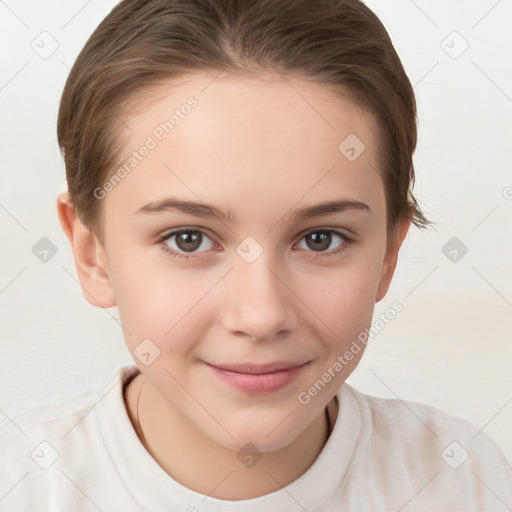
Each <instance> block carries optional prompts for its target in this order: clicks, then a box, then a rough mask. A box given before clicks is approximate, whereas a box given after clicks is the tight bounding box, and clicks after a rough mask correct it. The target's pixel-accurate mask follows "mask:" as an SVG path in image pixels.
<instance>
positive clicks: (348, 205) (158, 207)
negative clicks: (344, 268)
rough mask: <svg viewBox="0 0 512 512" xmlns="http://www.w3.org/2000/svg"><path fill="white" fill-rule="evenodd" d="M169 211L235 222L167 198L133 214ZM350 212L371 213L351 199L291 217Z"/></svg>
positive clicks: (227, 214) (196, 205) (202, 207)
mask: <svg viewBox="0 0 512 512" xmlns="http://www.w3.org/2000/svg"><path fill="white" fill-rule="evenodd" d="M169 210H171V211H172V210H174V211H178V212H182V213H185V214H189V215H194V216H196V217H215V218H217V219H220V220H224V221H227V222H236V215H235V214H234V213H233V211H232V210H228V211H227V212H224V211H223V210H221V209H219V208H217V207H216V206H214V205H211V204H206V203H196V202H194V201H182V200H179V199H176V198H173V197H167V198H164V199H160V200H158V201H152V202H150V203H148V204H146V205H145V206H143V207H141V208H139V209H138V210H137V211H136V212H135V213H149V214H152V213H161V212H166V211H169ZM350 210H362V211H367V212H371V209H370V207H369V206H368V205H367V204H366V203H363V202H361V201H356V200H352V199H343V200H337V201H327V202H324V203H319V204H315V205H310V206H305V207H303V208H300V209H298V210H295V212H294V213H293V215H292V219H293V220H294V221H302V220H306V219H309V218H312V217H318V216H320V215H327V214H333V213H340V212H345V211H350Z"/></svg>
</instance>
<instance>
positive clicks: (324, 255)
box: [156, 228, 354, 261]
mask: <svg viewBox="0 0 512 512" xmlns="http://www.w3.org/2000/svg"><path fill="white" fill-rule="evenodd" d="M192 231H196V232H200V233H201V234H202V235H205V236H207V237H208V238H210V237H209V236H208V235H207V234H206V233H205V232H204V231H202V230H201V229H198V228H186V229H183V228H180V229H176V230H174V231H170V232H168V233H164V234H163V235H161V236H159V237H158V238H157V239H156V243H157V244H158V245H160V246H161V248H162V249H163V251H165V252H166V253H167V254H168V255H170V256H171V257H173V258H175V259H179V260H182V261H186V260H188V259H189V258H190V257H195V256H194V253H190V254H185V253H180V252H177V251H175V250H174V249H171V248H170V247H169V246H168V245H167V244H166V243H165V242H166V241H167V240H169V239H170V238H172V237H173V236H175V235H179V234H181V233H189V232H192ZM312 233H334V234H335V235H338V236H339V237H340V238H342V239H343V243H342V244H341V245H340V246H339V247H338V248H337V249H333V250H331V251H329V252H315V251H307V252H311V253H313V257H315V258H329V257H331V256H336V255H338V254H341V253H343V252H345V251H346V250H347V249H348V247H347V246H349V245H351V244H352V243H353V242H354V240H353V239H352V238H350V237H348V236H347V235H346V234H345V233H344V232H342V231H339V230H337V229H332V228H315V229H312V230H309V231H308V232H306V233H304V234H303V235H302V237H301V239H300V240H302V239H303V238H305V237H306V236H308V235H311V234H312ZM210 239H211V238H210Z"/></svg>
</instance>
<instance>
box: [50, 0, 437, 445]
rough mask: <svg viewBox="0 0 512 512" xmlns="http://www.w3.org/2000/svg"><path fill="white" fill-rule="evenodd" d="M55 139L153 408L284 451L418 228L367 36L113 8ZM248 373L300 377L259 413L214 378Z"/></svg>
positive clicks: (334, 9)
mask: <svg viewBox="0 0 512 512" xmlns="http://www.w3.org/2000/svg"><path fill="white" fill-rule="evenodd" d="M58 138H59V145H60V147H61V150H62V151H63V154H64V158H65V163H66V176H67V183H68V191H69V194H62V195H61V196H59V200H58V211H59V217H60V220H61V223H62V225H63V226H64V227H65V228H66V233H67V236H68V238H69V240H70V242H71V244H72V247H73V253H74V257H75V263H76V266H77V271H78V275H79V278H80V281H81V284H82V287H83V292H84V296H85V297H86V298H87V300H88V301H89V302H90V303H91V304H93V305H95V306H98V307H107V308H108V307H113V306H117V307H118V309H119V315H120V319H121V323H122V325H123V334H124V337H125V340H126V343H127V345H128V348H129V349H130V351H131V352H132V353H133V354H134V361H135V363H136V364H137V365H138V366H139V368H140V369H141V371H142V372H143V373H144V375H145V376H146V378H147V379H148V380H149V381H150V382H151V383H152V384H153V386H154V389H155V391H156V392H158V394H159V397H161V399H162V403H165V404H166V405H168V406H169V407H170V408H172V409H173V410H174V411H177V412H178V413H180V414H181V415H182V416H183V417H184V418H186V419H187V420H188V421H190V424H191V425H194V426H195V428H197V429H198V430H200V431H202V432H203V433H204V434H205V435H206V436H208V437H210V438H211V439H213V440H214V441H215V442H217V443H219V444H220V445H222V446H225V447H228V448H230V449H233V450H238V449H239V448H240V447H241V446H243V445H244V444H245V443H247V442H252V443H254V444H255V445H256V446H258V447H259V449H261V450H262V451H265V450H268V451H271V450H276V449H278V448H280V447H282V446H285V445H287V444H289V443H290V442H291V441H292V440H293V439H294V438H296V437H297V436H298V435H299V434H300V433H301V432H302V431H303V430H304V429H305V428H306V427H307V426H308V425H309V424H310V423H311V422H312V421H313V419H314V418H315V417H317V416H318V414H320V412H321V411H322V410H323V408H324V407H325V405H326V404H327V403H328V402H329V401H330V399H331V398H332V396H333V395H334V394H335V393H336V391H337V390H338V388H339V387H340V385H341V384H342V383H343V382H344V381H345V380H346V378H347V377H348V376H349V375H350V373H351V372H352V371H353V370H354V368H355V367H356V366H357V363H358V362H359V360H360V358H361V356H362V354H363V352H364V347H363V350H361V351H360V352H359V353H358V354H357V355H356V356H355V357H354V358H353V359H352V360H351V361H350V362H349V363H348V364H346V365H345V366H343V368H342V369H341V370H340V371H337V372H335V374H334V375H333V376H332V379H330V381H329V383H328V384H327V385H326V386H325V388H324V389H323V390H322V391H321V392H320V393H318V395H317V396H315V397H314V399H312V400H310V401H308V403H307V404H306V403H303V402H301V401H300V399H299V396H300V394H301V392H304V391H305V390H307V389H308V388H309V387H310V386H311V385H312V384H314V383H315V382H316V381H318V379H321V377H322V375H323V374H324V373H325V372H326V371H328V369H329V368H332V367H333V364H334V363H335V361H336V360H337V357H338V356H340V355H342V354H344V353H345V352H346V350H347V348H348V347H349V346H350V345H351V343H352V342H353V341H354V340H355V339H357V336H358V335H359V334H360V333H361V332H362V331H364V329H365V328H368V327H369V326H370V323H371V319H372V314H373V309H374V305H375V303H376V302H378V301H380V300H381V299H382V298H383V297H384V296H385V294H386V292H387V290H388V287H389V285H390V282H391V279H392V276H393V273H394V270H395V267H396V262H397V256H398V250H399V248H400V246H401V244H402V242H403V240H404V238H405V236H406V234H407V231H408V229H409V227H410V224H411V223H413V224H415V225H416V226H417V227H420V228H423V227H426V226H427V225H428V223H429V221H428V220H427V219H426V217H425V216H424V215H423V213H422V212H421V211H420V209H419V206H418V204H417V202H416V200H415V198H414V196H413V194H412V188H413V185H414V167H413V162H412V155H413V152H414V149H415V146H416V107H415V99H414V93H413V89H412V87H411V84H410V82H409V80H408V78H407V76H406V74H405V72H404V69H403V67H402V65H401V63H400V60H399V58H398V56H397V54H396V52H395V50H394V48H393V46H392V43H391V41H390V38H389V36H388V34H387V32H386V30H385V29H384V27H383V26H382V24H381V23H380V21H379V20H378V19H377V18H376V16H375V15H374V14H373V13H372V12H371V11H370V10H369V9H368V8H367V7H366V6H365V5H364V4H363V3H362V2H360V1H358V0H350V1H345V2H333V1H329V0H318V1H315V2H310V1H309V0H299V1H297V2H293V3H292V2H288V1H286V0H277V1H276V0H274V1H272V2H268V1H266V0H255V1H250V2H248V1H242V0H239V1H234V0H231V1H228V0H209V1H207V0H194V1H191V0H186V1H185V0H175V1H172V0H171V1H169V0H147V1H142V2H141V1H140V0H137V1H134V0H125V1H123V2H121V3H120V4H118V5H117V6H116V7H115V8H114V9H113V11H112V12H111V13H110V14H109V15H108V16H107V17H106V18H105V20H104V21H103V22H102V23H101V24H100V26H99V27H98V28H97V29H96V31H95V32H94V33H93V35H92V36H91V38H90V39H89V41H88V42H87V43H86V45H85V47H84V48H83V50H82V52H81V53H80V55H79V56H78V58H77V60H76V62H75V64H74V66H73V68H72V70H71V72H70V75H69V78H68V81H67V83H66V86H65V89H64V92H63V96H62V101H61V106H60V111H59V119H58ZM170 200H173V201H175V202H174V203H173V205H171V204H170ZM337 201H342V202H343V201H344V202H345V203H344V205H342V206H341V207H340V206H339V205H338V206H337V207H335V206H333V204H331V205H330V206H328V207H324V208H322V209H316V210H317V211H316V212H314V211H312V208H311V207H312V206H315V205H319V204H320V203H334V202H337ZM176 202H178V203H180V204H179V205H176ZM190 202H194V203H197V204H196V206H195V207H194V206H193V205H190V204H189V203H190ZM185 203H187V204H185ZM207 205H210V206H213V207H215V208H214V209H212V208H208V206H207ZM212 210H214V211H213V213H212ZM319 210H321V211H319ZM220 212H223V213H222V214H221V213H220ZM206 213H208V215H206ZM301 213H302V215H301ZM308 213H309V215H307V214H308ZM313 213H316V214H315V215H312V214H313ZM178 228H179V230H180V232H177V230H178ZM143 340H146V341H143ZM141 343H142V345H141ZM141 352H144V353H148V354H149V356H147V355H146V356H144V357H141ZM247 362H249V363H252V364H262V365H263V364H267V363H275V362H286V363H289V364H295V365H299V364H300V365H303V366H302V368H301V370H300V372H298V373H297V376H296V378H295V379H293V380H292V381H291V382H290V383H288V384H287V385H286V386H284V387H282V388H280V389H278V390H277V391H274V392H268V393H257V392H249V391H241V390H240V389H238V388H235V387H233V386H232V385H230V384H227V383H226V382H225V381H224V380H222V379H221V378H218V375H217V373H215V372H213V373H212V368H211V365H213V366H225V365H234V364H244V363H247ZM192 397H194V398H192ZM290 412H293V414H290ZM285 417H287V419H286V420H285V421H283V418H285ZM214 418H215V419H214ZM280 422H282V423H280ZM277 425H279V428H276V427H277ZM269 432H272V434H270V435H267V434H268V433H269Z"/></svg>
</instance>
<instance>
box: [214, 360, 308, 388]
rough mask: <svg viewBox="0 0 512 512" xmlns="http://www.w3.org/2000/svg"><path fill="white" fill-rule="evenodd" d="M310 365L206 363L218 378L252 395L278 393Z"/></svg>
mask: <svg viewBox="0 0 512 512" xmlns="http://www.w3.org/2000/svg"><path fill="white" fill-rule="evenodd" d="M308 363H309V361H308V362H306V363H284V362H278V363H270V364H264V365H255V364H249V363H247V364H236V365H225V364H223V365H219V366H215V365H213V364H209V363H206V364H207V366H208V367H209V368H211V369H212V371H213V373H214V375H216V377H217V378H219V379H220V380H222V381H223V382H226V383H227V384H230V385H231V386H233V387H235V388H237V389H239V390H241V391H243V392H245V393H252V394H264V393H272V392H275V391H278V390H280V389H282V388H284V387H285V386H287V385H288V384H290V383H291V382H292V381H293V380H294V379H295V378H296V377H297V376H298V375H299V373H300V372H301V371H302V370H303V369H304V367H305V366H307V364H308Z"/></svg>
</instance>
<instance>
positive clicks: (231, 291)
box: [224, 251, 297, 340]
mask: <svg viewBox="0 0 512 512" xmlns="http://www.w3.org/2000/svg"><path fill="white" fill-rule="evenodd" d="M242 254H243V253H242ZM279 268H280V267H279V265H276V264H275V262H274V260H273V259H272V258H271V255H270V252H269V251H263V252H262V253H261V254H260V255H259V256H258V257H257V258H256V259H254V260H253V261H251V260H250V259H244V257H243V256H241V257H239V256H238V255H237V256H236V257H235V263H234V268H233V270H232V272H230V274H231V275H230V278H229V283H228V290H227V294H228V295H229V296H228V297H226V299H227V300H226V304H227V305H228V306H227V310H226V311H225V318H224V322H225V327H226V328H227V329H228V330H230V331H232V332H238V333H240V332H243V333H245V334H247V335H249V336H251V337H254V338H256V339H258V340H259V339H264V338H268V337H272V336H274V335H276V334H278V333H279V332H281V331H283V330H284V331H286V330H293V329H294V327H295V323H296V321H297V315H296V313H295V311H294V305H293V302H292V296H293V294H292V293H291V292H290V290H289V289H288V287H287V286H286V285H285V284H284V283H283V281H284V282H286V278H284V276H281V275H280V274H282V271H281V272H280V271H279Z"/></svg>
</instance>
